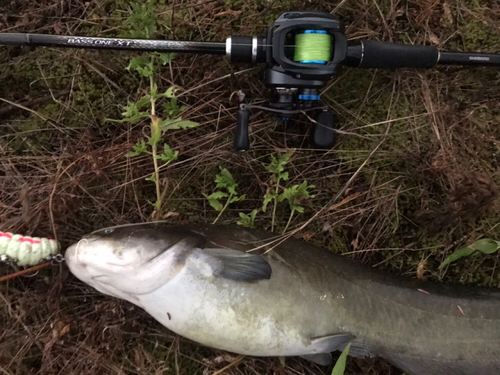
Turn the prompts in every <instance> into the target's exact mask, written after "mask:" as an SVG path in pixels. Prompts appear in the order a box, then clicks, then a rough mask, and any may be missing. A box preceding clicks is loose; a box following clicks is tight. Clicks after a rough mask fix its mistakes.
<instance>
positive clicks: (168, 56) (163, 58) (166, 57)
mask: <svg viewBox="0 0 500 375" xmlns="http://www.w3.org/2000/svg"><path fill="white" fill-rule="evenodd" d="M155 55H157V56H158V57H159V59H160V63H161V64H162V65H163V66H165V65H167V64H168V63H170V62H172V60H173V59H175V58H176V57H177V54H176V53H164V52H163V53H162V52H155Z"/></svg>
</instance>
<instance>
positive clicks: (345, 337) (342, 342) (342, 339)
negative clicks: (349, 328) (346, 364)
mask: <svg viewBox="0 0 500 375" xmlns="http://www.w3.org/2000/svg"><path fill="white" fill-rule="evenodd" d="M355 338H356V337H355V336H353V335H351V334H350V333H337V334H334V335H328V336H323V337H316V338H314V339H312V340H311V346H310V348H312V349H313V350H314V351H315V352H316V353H331V352H334V351H337V350H339V351H342V350H343V349H344V348H345V347H346V345H347V344H349V343H350V342H351V341H352V340H354V339H355Z"/></svg>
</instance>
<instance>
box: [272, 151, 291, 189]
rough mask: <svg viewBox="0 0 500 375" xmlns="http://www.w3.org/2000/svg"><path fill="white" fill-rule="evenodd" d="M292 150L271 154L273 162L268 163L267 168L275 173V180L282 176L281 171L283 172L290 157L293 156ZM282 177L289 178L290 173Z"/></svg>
mask: <svg viewBox="0 0 500 375" xmlns="http://www.w3.org/2000/svg"><path fill="white" fill-rule="evenodd" d="M292 155H293V154H292V153H291V152H287V153H284V154H278V155H277V156H274V155H271V163H269V164H268V165H266V167H265V168H266V170H267V171H269V172H271V173H272V174H273V175H274V177H275V178H274V181H275V182H278V179H279V177H278V176H280V173H282V172H283V171H284V170H285V165H286V164H287V163H288V162H289V160H290V158H291V157H292ZM281 178H283V179H284V180H287V179H288V173H287V174H286V176H285V175H283V176H282V177H281Z"/></svg>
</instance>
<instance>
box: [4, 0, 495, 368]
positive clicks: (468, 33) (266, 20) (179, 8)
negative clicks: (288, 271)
mask: <svg viewBox="0 0 500 375" xmlns="http://www.w3.org/2000/svg"><path fill="white" fill-rule="evenodd" d="M145 3H146V1H144V0H136V3H133V2H131V1H123V0H86V1H83V0H70V1H58V0H34V1H29V2H28V1H24V0H12V1H8V2H2V3H1V4H0V32H31V33H48V34H54V35H66V34H69V35H85V36H110V37H112V36H124V35H129V34H130V31H131V28H132V29H133V27H131V25H130V21H127V19H129V17H130V16H131V14H132V13H133V10H132V6H133V5H134V4H135V6H137V4H139V5H140V4H143V5H144V4H145ZM156 4H157V5H156V7H155V12H154V13H155V14H154V16H155V17H156V19H157V26H156V30H155V31H154V33H153V35H152V36H153V37H157V38H158V37H161V38H168V39H177V40H193V41H224V40H225V38H226V37H227V36H229V35H263V34H264V33H265V32H266V30H267V27H268V26H269V25H270V24H271V23H272V22H273V21H274V20H275V19H276V18H277V17H278V16H279V15H280V14H281V13H283V12H285V11H289V10H321V11H326V12H331V13H333V14H336V15H337V16H339V17H340V18H341V19H342V20H343V21H344V22H345V24H346V34H347V36H348V37H349V39H350V40H352V41H355V40H359V39H378V40H384V41H392V42H400V43H409V44H428V45H435V46H437V47H438V48H440V49H441V50H450V51H451V50H455V51H478V52H490V53H494V52H500V26H499V25H500V4H499V3H498V2H497V1H494V0H490V1H488V0H455V1H452V0H441V1H439V0H423V1H403V0H391V1H388V0H347V1H345V0H344V1H338V2H327V1H316V0H310V1H305V0H302V1H298V0H297V1H294V0H287V1H273V0H224V1H223V0H208V1H202V0H200V1H198V0H175V1H166V0H163V1H162V0H160V1H157V2H156ZM137 22H139V21H137ZM134 56H137V54H135V53H132V52H117V51H95V50H70V49H56V48H28V47H17V46H11V47H9V48H6V47H0V230H3V231H10V232H16V233H21V234H24V235H31V236H45V237H55V238H57V239H58V240H59V241H60V243H61V245H62V248H63V249H64V248H66V247H67V246H68V245H69V244H71V243H74V242H75V241H77V240H78V239H79V238H80V237H81V236H82V235H83V234H85V233H88V232H90V231H92V230H95V229H99V228H102V227H105V226H110V225H116V224H126V223H137V222H144V221H148V220H151V218H152V215H153V211H154V208H153V206H152V205H151V203H150V202H154V201H155V199H156V198H155V197H156V195H155V184H154V183H152V182H151V181H146V178H147V177H150V176H151V174H152V173H153V171H154V166H153V163H152V161H151V158H150V157H149V156H148V155H140V156H137V157H134V158H127V157H126V154H127V153H128V152H129V151H130V150H131V149H132V146H133V145H134V144H136V143H137V140H138V139H141V138H143V136H144V133H145V132H147V131H148V130H147V129H148V126H149V125H148V122H147V121H146V120H144V121H141V122H138V123H135V124H131V123H127V122H125V123H116V122H109V121H107V120H106V119H108V118H112V119H119V118H120V113H121V112H122V108H121V107H120V106H124V105H126V104H127V102H134V101H137V100H138V99H139V98H140V97H141V96H143V95H144V94H145V92H146V90H147V87H148V82H147V80H145V79H144V78H142V77H141V76H140V75H138V74H136V73H134V72H132V71H128V70H126V67H127V66H128V64H129V61H130V59H131V58H132V57H134ZM262 71H263V67H262V66H252V65H245V64H243V65H231V64H230V63H229V62H228V61H227V60H225V59H224V58H223V57H220V56H198V55H188V54H185V55H178V56H177V57H176V58H175V59H174V60H173V61H172V62H171V63H169V64H167V65H166V66H165V67H163V68H162V69H161V71H160V72H159V73H160V74H158V75H157V76H156V78H155V79H156V83H157V85H158V87H159V90H160V92H163V91H165V90H167V89H168V88H169V87H171V86H173V85H176V86H178V87H179V88H180V89H179V91H178V92H177V95H178V101H179V103H180V104H182V105H185V106H186V107H187V109H186V111H185V112H184V113H183V118H184V119H186V120H190V121H194V122H198V123H199V124H200V125H199V126H198V127H196V128H193V129H188V130H173V131H169V132H168V133H166V134H165V136H164V141H165V142H168V144H169V145H170V147H171V148H172V149H173V150H175V151H178V152H179V157H178V159H177V160H176V161H174V162H172V163H171V164H169V165H168V167H166V168H163V169H162V170H161V172H160V177H161V184H160V185H161V188H162V191H163V192H164V194H163V198H164V204H163V209H162V215H161V216H162V217H164V218H165V219H166V220H169V221H171V222H172V223H192V222H204V223H208V222H212V221H214V219H215V218H216V217H217V216H218V213H217V212H216V211H215V210H214V209H213V208H212V207H210V205H209V204H208V201H207V200H206V198H205V197H204V194H210V193H212V192H213V191H214V189H215V183H214V178H215V175H216V174H217V173H218V171H219V166H222V167H224V168H227V169H228V170H229V171H230V172H231V173H232V175H233V176H234V178H235V180H236V182H237V183H238V184H239V185H238V193H240V194H245V196H246V199H245V200H244V201H241V202H236V203H233V204H231V205H230V206H229V207H228V209H227V210H226V211H225V212H224V213H223V214H222V215H221V217H220V218H219V220H218V223H220V224H234V223H235V222H236V221H237V220H238V219H239V216H238V214H239V213H240V212H243V213H247V214H248V213H250V212H251V211H252V210H253V209H258V208H260V207H261V206H262V199H263V196H264V194H265V193H266V191H267V189H269V187H270V186H271V183H270V175H269V172H268V171H267V170H266V168H265V166H266V165H267V164H269V161H270V157H271V155H276V154H277V153H279V152H284V151H285V150H288V151H290V150H293V155H292V157H291V160H290V161H289V163H288V164H287V166H286V169H287V171H288V172H289V176H290V179H289V181H288V182H287V183H288V184H289V185H293V184H300V183H302V182H303V181H307V183H308V184H311V185H314V186H315V187H314V189H312V190H311V192H312V194H314V198H312V199H308V200H304V201H302V205H303V207H304V213H302V214H296V215H295V216H294V218H293V220H292V221H291V225H290V229H294V228H298V227H300V226H301V225H302V224H304V223H306V222H307V223H308V225H307V227H306V228H305V229H303V230H301V231H300V232H299V233H297V236H298V237H300V238H303V239H305V240H308V241H311V242H313V243H315V244H317V245H320V246H322V247H325V248H329V249H331V250H332V251H336V252H339V253H344V254H345V255H346V256H349V257H351V258H353V259H355V260H356V261H357V262H361V263H366V264H368V265H371V266H375V267H378V268H383V269H386V270H387V272H394V273H398V274H403V275H406V276H407V277H421V278H427V279H429V280H433V281H438V282H446V283H456V284H474V285H477V284H480V285H485V286H494V287H500V272H499V267H498V262H499V260H500V257H499V255H498V254H492V255H480V256H474V257H469V258H465V259H461V260H459V261H457V262H455V263H453V264H452V265H450V266H449V267H445V268H444V269H442V270H440V269H438V266H439V264H440V263H441V262H442V261H443V260H444V259H445V258H446V257H447V256H448V255H449V254H451V253H452V252H453V251H454V250H456V249H458V248H460V247H463V246H464V245H466V244H469V243H471V242H473V241H475V240H477V239H479V238H483V237H486V238H493V239H497V240H498V239H500V228H499V225H498V224H499V217H500V214H499V206H498V202H497V196H498V185H499V183H500V174H499V163H500V153H499V151H500V141H499V140H500V126H499V125H500V107H499V106H498V103H499V99H500V85H499V83H500V70H499V69H498V68H471V67H469V68H464V67H460V66H439V67H437V68H434V69H429V70H425V71H424V70H411V69H402V70H398V71H382V70H370V71H368V70H366V71H363V70H359V69H347V68H346V69H343V70H342V72H341V73H340V74H339V75H338V76H337V77H336V78H335V79H334V80H332V81H331V83H330V84H329V85H328V86H327V87H326V88H325V90H324V92H323V93H322V99H323V101H324V103H326V104H328V105H329V106H331V108H332V110H333V111H334V113H335V114H336V118H337V130H338V141H337V143H336V144H335V146H334V147H333V149H331V150H328V151H318V150H314V149H313V148H312V144H311V142H310V128H311V123H310V121H308V120H307V119H306V118H302V119H301V120H300V121H297V122H295V123H293V124H292V125H288V126H287V127H285V126H283V125H282V124H281V123H280V122H278V121H276V119H275V118H274V117H273V115H271V114H267V113H254V114H253V115H252V127H251V141H252V148H251V149H250V150H249V151H248V152H245V153H236V152H235V151H234V150H233V147H232V140H233V133H234V128H235V121H236V110H237V104H238V100H237V97H238V95H237V93H238V91H241V92H242V93H244V94H245V100H246V102H248V103H257V102H259V103H263V101H264V100H265V99H266V98H267V97H268V92H267V91H266V88H265V86H264V84H263V80H262V79H261V76H262ZM353 176H354V177H353ZM343 188H346V189H345V191H344V192H343V193H342V194H341V196H339V197H337V198H336V199H334V198H335V197H336V194H337V193H338V192H339V191H341V190H342V189H343ZM318 213H319V214H318ZM289 214H290V210H289V209H288V207H287V206H286V205H280V206H279V207H278V209H277V211H276V215H275V221H276V231H277V232H278V231H281V230H283V229H284V228H285V226H286V224H287V221H288V218H289ZM271 222H272V210H267V211H266V212H265V213H264V212H259V213H258V215H257V217H256V221H255V225H256V227H259V228H263V229H267V230H269V229H270V227H271ZM15 271H16V268H15V267H14V266H12V265H7V264H0V276H3V275H8V274H11V273H13V272H15ZM0 327H2V329H1V331H0V372H1V373H4V374H9V375H10V374H89V375H90V374H184V375H194V374H200V375H201V374H203V375H205V374H230V375H236V374H238V375H241V374H245V375H246V374H248V375H250V374H276V375H285V374H290V375H291V374H322V373H325V370H324V369H322V368H320V367H318V366H316V365H313V364H311V363H309V362H307V361H304V360H301V359H299V358H290V359H288V358H287V359H286V365H285V366H283V364H282V363H281V362H280V360H279V359H278V358H250V357H241V356H238V355H234V354H228V353H225V352H221V351H217V350H212V349H208V348H205V347H202V346H199V345H197V344H195V343H192V342H190V341H189V340H186V339H183V338H181V337H178V336H176V335H175V334H173V333H171V332H168V331H167V330H166V329H165V328H163V327H162V326H161V325H160V324H159V323H157V322H156V321H154V320H153V319H152V318H151V317H149V316H148V315H147V314H146V313H144V312H142V311H141V310H140V309H138V308H136V307H134V306H133V305H131V304H129V303H127V302H122V301H119V300H116V299H113V298H108V297H105V296H103V295H101V294H100V293H98V292H97V291H95V290H93V289H91V288H90V287H87V286H86V285H84V284H82V283H81V282H79V281H78V280H76V279H75V278H74V277H73V276H72V275H71V274H70V273H69V271H68V269H67V268H66V267H65V265H64V264H61V265H57V266H53V267H48V268H45V269H43V270H41V271H40V272H39V273H38V274H36V275H35V276H33V277H26V276H23V277H17V278H15V279H11V280H8V281H5V282H2V283H0ZM346 373H348V374H364V375H368V374H372V375H375V374H399V373H400V372H398V370H396V369H394V368H393V367H391V366H390V365H389V364H387V363H386V362H384V361H382V360H366V361H365V360H357V359H349V361H348V365H347V370H346Z"/></svg>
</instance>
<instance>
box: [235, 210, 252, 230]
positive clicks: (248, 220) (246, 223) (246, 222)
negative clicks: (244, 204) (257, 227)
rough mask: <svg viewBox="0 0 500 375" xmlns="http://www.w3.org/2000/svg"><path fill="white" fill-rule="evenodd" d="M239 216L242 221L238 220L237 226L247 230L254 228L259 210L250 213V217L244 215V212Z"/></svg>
mask: <svg viewBox="0 0 500 375" xmlns="http://www.w3.org/2000/svg"><path fill="white" fill-rule="evenodd" d="M239 215H240V218H241V219H240V220H238V221H237V222H236V224H238V225H241V226H242V227H246V228H253V227H254V221H255V216H256V215H257V210H253V211H252V212H250V215H247V214H244V213H243V212H240V213H239Z"/></svg>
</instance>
